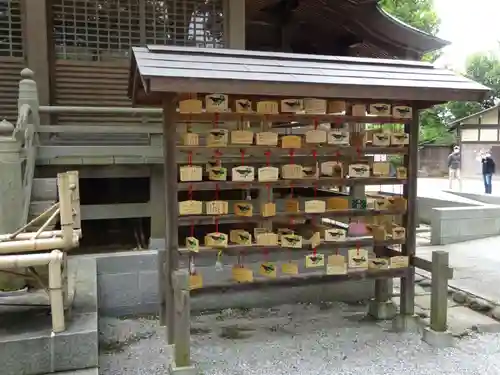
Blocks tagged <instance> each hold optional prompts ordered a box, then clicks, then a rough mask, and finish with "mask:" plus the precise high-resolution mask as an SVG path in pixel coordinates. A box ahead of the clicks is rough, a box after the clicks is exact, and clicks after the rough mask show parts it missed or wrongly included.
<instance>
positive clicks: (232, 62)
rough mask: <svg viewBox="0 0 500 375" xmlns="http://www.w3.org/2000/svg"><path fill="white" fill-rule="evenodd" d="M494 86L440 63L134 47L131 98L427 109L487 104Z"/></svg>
mask: <svg viewBox="0 0 500 375" xmlns="http://www.w3.org/2000/svg"><path fill="white" fill-rule="evenodd" d="M489 91H490V90H489V89H488V88H487V87H486V86H483V85H481V84H479V83H476V82H474V81H472V80H470V79H468V78H465V77H463V76H461V75H458V74H455V73H453V72H451V71H448V70H445V69H439V68H436V67H434V66H433V65H432V64H429V63H425V62H417V61H400V60H389V59H374V58H355V57H337V56H323V55H302V54H288V53H278V52H255V51H242V50H230V49H206V48H192V47H173V46H157V45H154V46H147V47H136V48H133V54H132V62H131V74H130V85H129V95H130V96H131V97H132V99H133V101H134V104H153V105H154V104H160V102H161V97H162V95H161V94H162V93H216V92H217V93H224V94H236V95H244V96H260V97H265V96H282V97H283V96H285V97H286V96H297V95H298V94H301V93H303V95H304V96H308V97H318V98H332V99H334V98H335V99H340V98H342V99H367V100H373V99H380V100H393V101H419V102H421V107H424V106H430V105H432V104H436V103H440V102H446V101H450V100H457V101H480V100H482V99H483V98H484V97H485V95H486V94H487V93H488V92H489Z"/></svg>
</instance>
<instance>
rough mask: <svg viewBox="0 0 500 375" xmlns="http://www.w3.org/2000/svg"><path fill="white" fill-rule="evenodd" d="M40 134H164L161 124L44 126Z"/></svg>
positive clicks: (39, 131) (38, 129) (40, 129)
mask: <svg viewBox="0 0 500 375" xmlns="http://www.w3.org/2000/svg"><path fill="white" fill-rule="evenodd" d="M37 132H38V133H78V134H162V133H163V130H162V127H161V125H160V124H144V125H99V124H96V125H91V126H89V125H88V124H85V126H82V125H42V126H39V127H38V128H37Z"/></svg>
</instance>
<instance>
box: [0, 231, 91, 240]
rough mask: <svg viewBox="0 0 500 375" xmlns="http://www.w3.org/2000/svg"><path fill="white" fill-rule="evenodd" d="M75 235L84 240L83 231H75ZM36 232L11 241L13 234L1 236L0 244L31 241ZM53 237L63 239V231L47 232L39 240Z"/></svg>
mask: <svg viewBox="0 0 500 375" xmlns="http://www.w3.org/2000/svg"><path fill="white" fill-rule="evenodd" d="M75 233H76V234H77V235H78V238H82V231H81V230H75ZM34 234H35V232H25V233H19V234H18V235H17V236H16V238H14V239H12V240H11V239H10V236H11V234H0V242H2V241H12V242H16V241H19V240H30V239H31V238H32V237H33V235H34ZM53 237H62V231H61V230H51V231H45V232H42V233H40V235H39V236H38V237H37V238H53Z"/></svg>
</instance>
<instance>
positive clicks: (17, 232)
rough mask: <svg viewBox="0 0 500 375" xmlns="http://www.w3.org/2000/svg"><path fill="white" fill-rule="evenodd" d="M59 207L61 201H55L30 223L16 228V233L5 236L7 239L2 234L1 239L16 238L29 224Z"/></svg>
mask: <svg viewBox="0 0 500 375" xmlns="http://www.w3.org/2000/svg"><path fill="white" fill-rule="evenodd" d="M58 207H59V202H57V203H54V204H53V205H52V206H50V207H49V208H47V209H46V210H45V211H43V212H42V213H41V214H40V215H38V216H37V217H35V218H34V219H33V220H31V221H30V222H29V223H28V224H25V225H23V226H22V227H21V228H19V229H18V230H16V231H15V232H14V233H11V234H9V235H8V237H5V239H2V238H3V237H4V236H1V237H0V241H10V240H13V239H15V238H16V237H17V236H18V235H19V234H21V232H23V231H24V230H25V229H27V228H28V227H29V226H31V225H33V224H35V223H36V222H38V221H39V220H41V219H42V218H43V217H44V216H46V215H47V214H48V213H49V212H51V211H52V210H53V209H54V208H58Z"/></svg>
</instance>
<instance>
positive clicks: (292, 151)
mask: <svg viewBox="0 0 500 375" xmlns="http://www.w3.org/2000/svg"><path fill="white" fill-rule="evenodd" d="M288 155H289V156H290V164H295V150H294V149H293V148H291V149H290V151H289V153H288ZM293 195H294V188H293V180H290V197H291V198H293Z"/></svg>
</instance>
